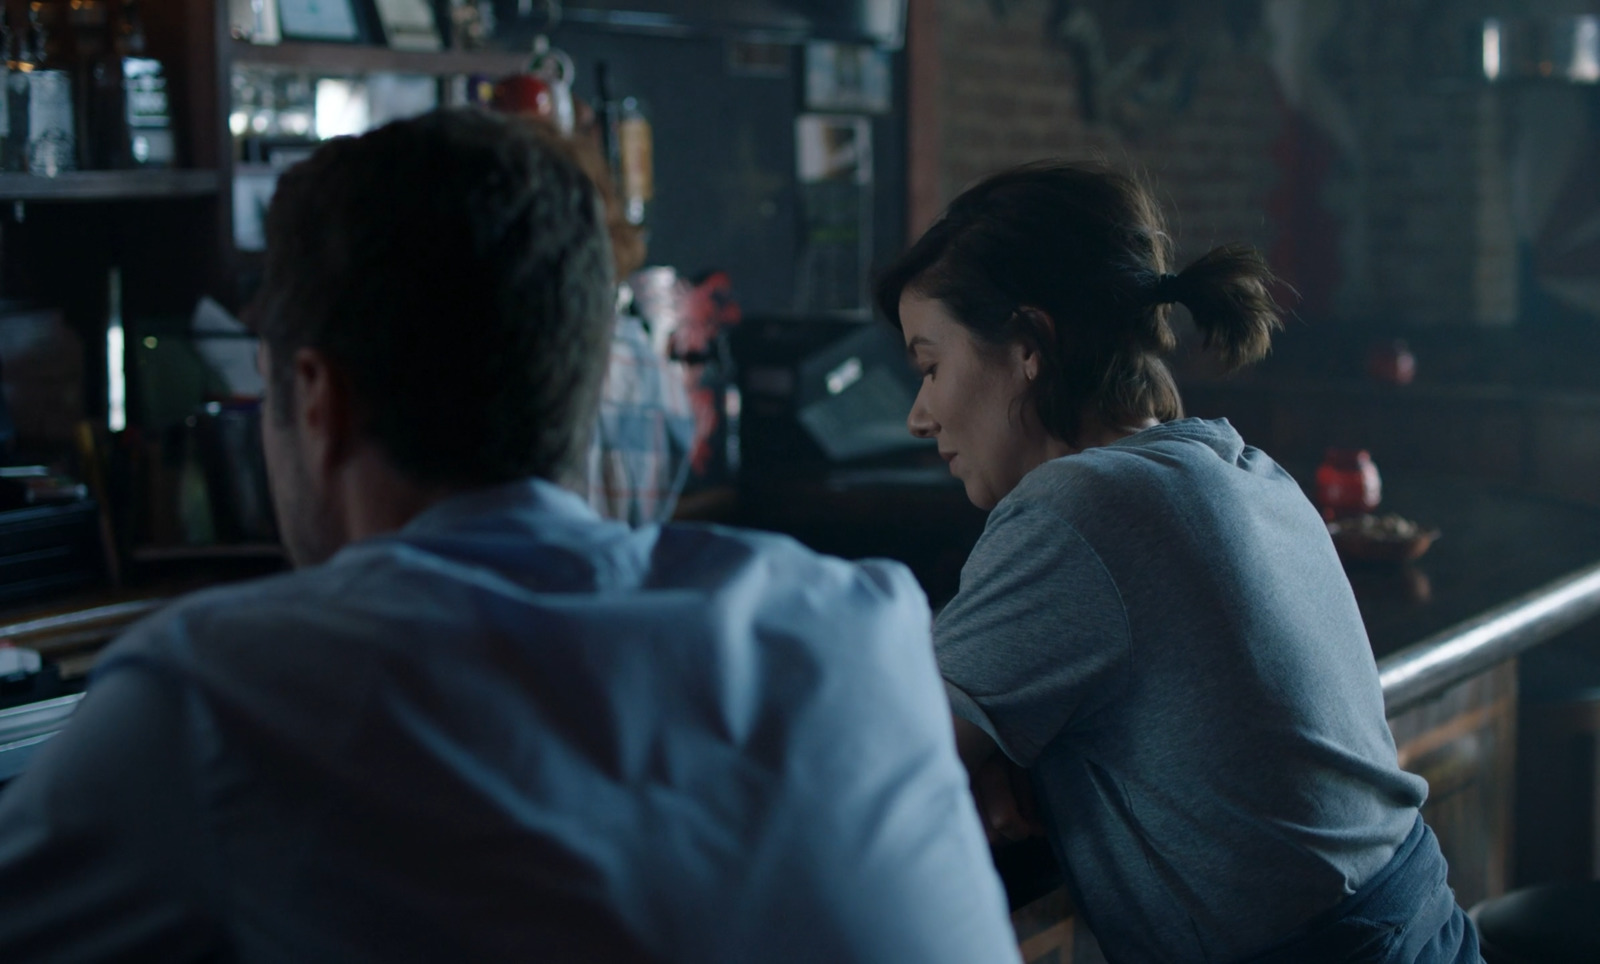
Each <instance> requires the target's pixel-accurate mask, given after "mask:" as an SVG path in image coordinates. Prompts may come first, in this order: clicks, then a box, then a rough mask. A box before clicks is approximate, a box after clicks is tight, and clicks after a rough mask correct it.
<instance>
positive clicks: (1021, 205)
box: [876, 161, 1282, 443]
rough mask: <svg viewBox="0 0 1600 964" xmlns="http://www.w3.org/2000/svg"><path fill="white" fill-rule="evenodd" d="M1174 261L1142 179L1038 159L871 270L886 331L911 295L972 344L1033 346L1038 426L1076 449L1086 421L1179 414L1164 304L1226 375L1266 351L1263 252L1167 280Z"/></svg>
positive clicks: (983, 188)
mask: <svg viewBox="0 0 1600 964" xmlns="http://www.w3.org/2000/svg"><path fill="white" fill-rule="evenodd" d="M1171 263H1172V242H1171V239H1170V237H1169V236H1168V234H1167V232H1166V227H1165V224H1164V221H1163V219H1162V217H1161V211H1160V209H1159V207H1158V206H1157V205H1156V202H1155V199H1154V198H1153V197H1151V195H1150V192H1149V191H1148V190H1147V189H1146V188H1145V187H1144V186H1143V185H1142V184H1141V183H1139V182H1138V181H1137V180H1135V179H1134V178H1132V177H1129V176H1127V175H1125V174H1121V173H1117V172H1115V171H1110V170H1106V169H1103V168H1098V167H1092V166H1087V165H1077V164H1067V163H1062V162H1057V161H1046V162H1040V163H1035V164H1029V165H1026V166H1023V167H1018V168H1014V169H1012V170H1009V171H1004V172H1002V173H1000V174H996V175H993V176H992V177H989V178H988V179H986V180H984V181H982V182H981V183H979V184H977V185H976V186H974V187H972V188H969V189H968V190H966V191H965V192H963V193H962V194H961V196H960V197H958V198H956V199H955V201H953V202H951V204H950V207H949V208H948V209H947V210H946V211H945V213H944V215H943V216H941V217H940V219H939V220H938V221H937V222H935V223H934V225H933V226H932V227H931V228H929V229H928V230H927V232H926V233H925V234H923V236H922V237H921V239H919V240H918V241H917V243H916V244H914V245H912V247H911V249H910V250H909V251H907V252H906V253H905V254H903V255H901V256H900V258H899V259H898V260H896V261H895V262H894V263H893V264H892V265H890V266H889V267H888V268H887V269H886V270H885V271H884V272H883V273H882V274H881V276H880V277H879V280H878V284H877V292H876V296H877V302H878V306H879V308H880V309H881V310H882V311H883V313H884V315H885V316H886V317H888V319H889V320H890V321H891V322H893V323H894V325H895V326H896V327H899V326H900V299H901V296H902V295H904V294H907V293H911V294H916V295H920V296H922V297H925V298H929V299H932V300H935V301H938V302H941V303H942V304H943V305H944V306H945V307H946V308H947V309H948V310H949V311H950V313H951V314H952V315H953V316H954V317H955V319H956V320H957V321H959V322H960V323H961V324H962V325H963V326H964V327H965V328H966V329H967V330H968V331H970V332H971V333H972V335H973V336H974V338H975V339H976V340H977V342H978V344H980V345H987V346H991V347H1003V346H1006V345H1010V344H1015V343H1019V342H1020V343H1022V344H1026V345H1028V346H1029V347H1032V348H1034V349H1036V350H1038V352H1039V356H1040V362H1041V365H1040V373H1039V377H1038V378H1037V379H1036V380H1035V382H1034V388H1033V394H1032V397H1031V400H1032V401H1033V403H1034V406H1035V408H1036V410H1037V412H1038V414H1039V418H1040V421H1041V422H1042V423H1043V425H1044V427H1045V429H1046V430H1047V431H1049V432H1050V433H1051V434H1052V435H1055V436H1056V437H1058V438H1061V439H1063V440H1064V441H1067V442H1069V443H1075V442H1076V441H1077V437H1078V433H1079V430H1080V428H1081V426H1082V420H1083V418H1084V416H1085V415H1090V416H1092V417H1094V418H1097V419H1098V420H1099V421H1100V422H1101V423H1102V424H1104V425H1107V426H1124V425H1134V424H1138V423H1140V422H1142V421H1144V420H1145V419H1147V418H1154V419H1156V420H1157V421H1162V422H1166V421H1171V420H1172V419H1175V418H1180V417H1182V415H1183V403H1182V401H1181V400H1180V399H1179V397H1178V388H1177V385H1176V384H1175V383H1174V382H1173V379H1172V374H1171V372H1170V371H1169V370H1168V368H1167V366H1166V363H1165V362H1164V361H1163V360H1162V356H1163V355H1165V354H1168V353H1170V352H1171V351H1172V350H1173V349H1174V348H1176V347H1177V338H1176V336H1175V335H1174V333H1173V330H1172V324H1171V318H1170V316H1171V307H1170V306H1171V305H1172V304H1173V303H1178V304H1182V305H1184V306H1185V307H1187V308H1188V309H1189V312H1190V314H1191V315H1193V317H1194V322H1195V327H1196V328H1198V329H1199V331H1200V333H1201V335H1202V336H1203V338H1204V341H1205V345H1206V347H1207V348H1209V349H1211V350H1213V351H1215V352H1216V353H1217V354H1218V355H1220V356H1221V358H1222V360H1223V362H1224V363H1225V364H1226V365H1227V366H1228V367H1229V368H1236V367H1239V366H1241V365H1246V364H1249V363H1251V362H1254V361H1257V360H1259V359H1260V358H1261V357H1263V356H1264V355H1265V354H1266V353H1267V349H1268V348H1269V346H1270V344H1271V339H1272V332H1273V331H1274V330H1276V329H1277V328H1279V327H1280V326H1281V324H1282V322H1281V319H1280V317H1279V313H1278V308H1277V305H1276V304H1274V303H1273V300H1272V296H1271V295H1270V294H1269V292H1268V287H1269V285H1270V284H1271V283H1272V281H1273V277H1272V273H1271V271H1269V270H1268V268H1267V265H1266V262H1265V261H1264V260H1262V258H1261V256H1260V255H1259V254H1257V253H1256V252H1255V251H1254V250H1253V249H1251V248H1249V247H1247V246H1243V245H1226V246H1223V247H1219V248H1216V249H1214V250H1212V251H1211V252H1209V253H1207V254H1206V255H1205V256H1203V257H1201V258H1200V259H1199V260H1197V261H1195V262H1194V263H1192V264H1190V265H1189V266H1188V267H1186V268H1184V269H1183V270H1182V271H1179V272H1178V273H1176V274H1170V273H1168V272H1169V270H1170V266H1171Z"/></svg>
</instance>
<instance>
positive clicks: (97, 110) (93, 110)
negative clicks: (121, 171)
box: [66, 0, 120, 170]
mask: <svg viewBox="0 0 1600 964" xmlns="http://www.w3.org/2000/svg"><path fill="white" fill-rule="evenodd" d="M67 10H68V15H67V16H68V24H69V28H68V33H67V37H68V38H69V43H68V44H67V45H66V46H68V47H70V49H71V53H70V55H69V56H70V68H69V69H70V70H71V71H72V91H73V100H72V103H73V114H74V117H75V118H76V119H77V122H78V126H77V142H78V167H79V168H81V169H83V170H92V169H94V168H100V167H109V166H110V165H109V164H108V163H106V152H107V148H106V145H105V144H104V143H103V140H104V139H103V137H102V135H101V128H102V127H103V126H104V125H105V120H106V118H105V115H106V113H107V111H108V110H109V109H111V106H110V105H109V104H108V103H107V102H108V101H110V100H113V99H114V98H113V97H112V94H111V90H112V89H114V88H115V87H116V86H120V85H118V84H117V80H116V78H115V77H113V76H111V72H110V71H109V70H108V66H107V61H108V60H110V59H111V58H112V57H113V56H114V54H113V52H112V49H111V29H110V27H111V24H110V16H109V11H108V10H107V0H68V3H67Z"/></svg>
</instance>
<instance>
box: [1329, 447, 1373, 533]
mask: <svg viewBox="0 0 1600 964" xmlns="http://www.w3.org/2000/svg"><path fill="white" fill-rule="evenodd" d="M1382 497H1383V483H1382V481H1381V480H1380V479H1379V478H1378V467H1377V466H1376V465H1374V464H1373V463H1372V456H1371V455H1370V454H1368V452H1367V450H1366V449H1328V451H1327V453H1326V454H1325V455H1324V456H1323V459H1322V465H1321V466H1319V467H1318V468H1317V505H1318V506H1320V507H1321V509H1322V515H1323V517H1324V518H1327V519H1334V518H1338V517H1339V516H1347V515H1360V514H1362V513H1364V512H1371V511H1372V510H1373V509H1376V508H1377V507H1378V501H1379V500H1380V499H1381V498H1382Z"/></svg>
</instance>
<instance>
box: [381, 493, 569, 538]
mask: <svg viewBox="0 0 1600 964" xmlns="http://www.w3.org/2000/svg"><path fill="white" fill-rule="evenodd" d="M513 514H514V515H524V514H527V515H534V516H547V517H553V518H557V519H567V520H573V521H581V520H589V521H598V520H599V516H597V515H596V514H595V512H594V510H593V509H591V508H590V507H589V503H588V502H586V501H584V499H583V498H582V497H581V496H579V495H578V494H577V493H575V492H572V491H571V490H569V489H564V488H562V487H561V486H559V485H556V484H555V483H553V482H547V481H545V480H544V479H519V480H518V481H516V482H506V483H503V484H500V485H489V486H482V487H479V488H473V489H468V490H466V491H464V492H459V493H457V494H455V495H452V496H449V497H447V498H445V499H441V500H440V501H438V502H435V503H434V504H433V505H431V506H429V507H428V508H426V509H424V510H422V511H421V512H420V513H418V514H417V515H416V517H415V518H413V519H412V520H411V521H410V522H408V523H406V524H405V525H404V526H403V527H402V528H401V529H400V534H401V535H406V536H411V535H430V534H438V533H442V532H447V531H449V530H451V529H454V528H456V527H458V526H460V525H461V523H463V522H465V521H467V520H470V519H473V518H475V517H478V516H484V515H513Z"/></svg>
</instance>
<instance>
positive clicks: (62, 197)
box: [0, 170, 217, 201]
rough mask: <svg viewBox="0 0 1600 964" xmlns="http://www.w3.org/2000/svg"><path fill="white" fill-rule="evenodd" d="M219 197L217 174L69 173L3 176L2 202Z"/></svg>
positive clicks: (205, 172) (171, 171)
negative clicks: (44, 175) (217, 195)
mask: <svg viewBox="0 0 1600 964" xmlns="http://www.w3.org/2000/svg"><path fill="white" fill-rule="evenodd" d="M216 193H217V172H216V171H178V170H165V171H156V170H142V171H68V172H66V173H64V174H58V175H56V176H55V177H40V176H38V175H34V174H0V201H139V200H157V199H161V198H189V197H207V196H210V195H213V194H216Z"/></svg>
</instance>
